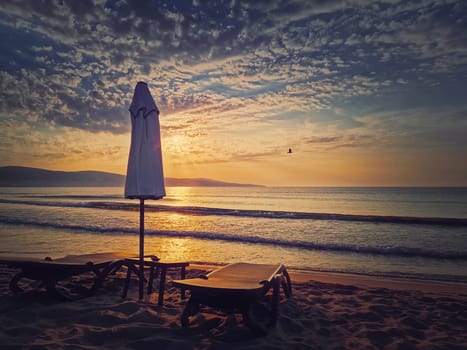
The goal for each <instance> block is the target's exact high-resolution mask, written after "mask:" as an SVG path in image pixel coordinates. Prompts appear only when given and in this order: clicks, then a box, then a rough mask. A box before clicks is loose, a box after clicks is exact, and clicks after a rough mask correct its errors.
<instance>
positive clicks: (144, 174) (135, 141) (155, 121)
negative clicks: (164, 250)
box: [125, 82, 165, 299]
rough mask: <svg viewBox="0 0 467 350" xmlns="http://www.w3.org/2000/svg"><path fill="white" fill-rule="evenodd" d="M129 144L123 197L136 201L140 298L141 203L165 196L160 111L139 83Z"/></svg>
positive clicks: (142, 212)
mask: <svg viewBox="0 0 467 350" xmlns="http://www.w3.org/2000/svg"><path fill="white" fill-rule="evenodd" d="M129 110H130V117H131V144H130V155H129V157H128V168H127V175H126V181H125V198H131V199H139V200H140V204H139V209H140V228H139V259H140V262H139V268H140V270H139V275H140V277H139V299H142V298H143V289H144V285H143V283H144V278H143V276H144V201H145V200H146V199H161V198H163V197H164V196H165V185H164V172H163V167H162V151H161V137H160V125H159V109H158V108H157V106H156V103H155V102H154V99H153V98H152V96H151V93H150V91H149V88H148V85H147V84H146V83H144V82H138V83H137V84H136V87H135V92H134V94H133V100H132V102H131V105H130V108H129Z"/></svg>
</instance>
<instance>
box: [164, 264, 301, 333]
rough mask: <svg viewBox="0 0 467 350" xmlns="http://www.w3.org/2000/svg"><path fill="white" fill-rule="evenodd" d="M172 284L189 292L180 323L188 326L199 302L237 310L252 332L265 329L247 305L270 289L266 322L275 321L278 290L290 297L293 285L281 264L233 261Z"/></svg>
mask: <svg viewBox="0 0 467 350" xmlns="http://www.w3.org/2000/svg"><path fill="white" fill-rule="evenodd" d="M172 283H173V284H174V285H175V286H177V287H180V288H185V289H187V290H189V291H190V293H191V296H190V299H189V301H188V303H187V304H186V307H185V310H184V311H183V313H182V316H181V320H182V325H183V326H188V325H189V317H190V316H193V315H195V314H197V313H198V312H199V310H200V305H206V306H213V307H220V308H222V309H226V308H227V309H234V310H235V309H236V310H239V311H240V312H241V313H242V315H243V319H244V321H245V323H246V324H247V325H248V326H249V327H250V328H251V329H252V330H253V331H255V332H260V333H264V332H265V330H264V328H263V327H261V326H260V325H259V324H257V323H256V322H254V321H253V319H252V318H251V315H250V307H251V305H252V304H253V303H256V302H258V301H260V300H261V299H262V298H263V297H264V296H265V295H266V293H267V292H268V291H269V290H270V289H272V298H271V315H270V320H269V322H268V324H267V326H268V327H270V326H272V325H274V324H275V323H276V320H277V315H278V306H279V291H280V287H281V285H282V288H283V290H284V292H285V295H286V296H287V297H290V295H291V292H292V285H291V281H290V277H289V274H288V272H287V270H286V268H285V266H284V265H282V264H249V263H241V262H240V263H235V264H230V265H227V266H224V267H222V268H219V269H217V270H215V271H213V272H211V273H209V274H207V275H202V276H200V277H199V278H192V279H185V280H175V281H172Z"/></svg>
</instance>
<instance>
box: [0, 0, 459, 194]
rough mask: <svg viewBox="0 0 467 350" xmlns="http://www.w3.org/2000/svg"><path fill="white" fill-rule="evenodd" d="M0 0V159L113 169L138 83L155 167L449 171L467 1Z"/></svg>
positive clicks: (379, 176)
mask: <svg viewBox="0 0 467 350" xmlns="http://www.w3.org/2000/svg"><path fill="white" fill-rule="evenodd" d="M0 9H1V11H0V35H1V40H0V85H1V89H0V94H1V99H0V106H1V107H0V140H1V141H0V166H8V165H20V166H30V167H39V168H45V169H51V170H65V171H77V170H99V171H106V172H113V173H119V174H125V173H126V167H127V161H128V151H129V144H130V132H131V124H130V114H129V111H128V107H129V105H130V103H131V98H132V95H133V92H134V87H135V85H136V83H137V82H138V81H145V82H147V83H148V85H149V88H150V91H151V93H152V95H153V97H154V100H155V101H156V104H157V105H158V107H159V110H160V124H161V135H162V152H163V162H164V172H165V176H167V177H175V178H187V177H189V178H199V177H202V178H211V179H216V180H220V181H228V182H237V183H253V184H263V185H269V186H467V1H464V0H457V1H456V0H419V1H417V0H413V1H412V0H411V1H398V0H374V1H367V0H339V1H336V0H290V1H284V0H281V1H279V0H277V1H276V0H264V1H262V0H256V1H235V0H229V1H202V0H194V1H190V0H183V1H182V0H179V1H121V0H109V1H103V0H102V1H101V0H79V1H72V0H63V1H41V0H18V1H13V0H2V1H1V4H0ZM289 148H291V149H292V153H288V150H289Z"/></svg>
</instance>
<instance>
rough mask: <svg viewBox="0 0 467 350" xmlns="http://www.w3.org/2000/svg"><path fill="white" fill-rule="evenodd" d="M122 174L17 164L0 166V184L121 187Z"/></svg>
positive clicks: (199, 182) (175, 182)
mask: <svg viewBox="0 0 467 350" xmlns="http://www.w3.org/2000/svg"><path fill="white" fill-rule="evenodd" d="M165 184H166V186H209V187H227V186H229V187H232V186H235V187H243V186H258V185H252V184H237V183H230V182H222V181H216V180H211V179H202V178H201V179H176V178H165ZM124 185H125V176H124V175H120V174H113V173H106V172H102V171H53V170H45V169H38V168H28V167H21V166H6V167H0V187H99V186H102V187H104V186H109V187H113V186H124Z"/></svg>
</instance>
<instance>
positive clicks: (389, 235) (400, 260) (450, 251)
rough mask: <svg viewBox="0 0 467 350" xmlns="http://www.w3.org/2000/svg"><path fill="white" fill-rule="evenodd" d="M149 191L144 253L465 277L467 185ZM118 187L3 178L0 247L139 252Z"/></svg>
mask: <svg viewBox="0 0 467 350" xmlns="http://www.w3.org/2000/svg"><path fill="white" fill-rule="evenodd" d="M166 191H167V196H166V197H165V198H164V199H161V200H146V201H144V232H145V235H144V237H145V238H144V247H145V254H154V255H157V256H159V257H161V258H164V259H167V260H187V261H190V262H192V263H205V264H213V265H216V264H226V263H232V262H238V261H244V262H253V263H277V262H281V263H283V264H285V265H286V266H287V267H288V268H290V269H299V270H313V271H323V272H337V273H352V274H361V275H370V276H386V277H402V278H410V279H430V280H439V281H457V282H467V188H466V187H462V188H459V187H456V188H454V187H443V188H432V187H430V188H422V187H416V188H414V187H400V188H399V187H397V188H396V187H388V188H381V187H377V188H375V187H358V188H357V187H168V188H166ZM139 210H140V201H139V200H137V199H136V200H131V199H125V198H123V188H120V187H66V188H65V187H47V188H32V187H22V188H7V187H3V188H0V255H2V256H22V257H34V258H43V257H46V256H50V257H53V258H54V257H55V258H58V257H62V256H65V255H69V254H87V253H98V252H111V251H118V252H127V253H128V254H133V255H137V254H138V252H139V231H140V224H141V221H140V212H139Z"/></svg>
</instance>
